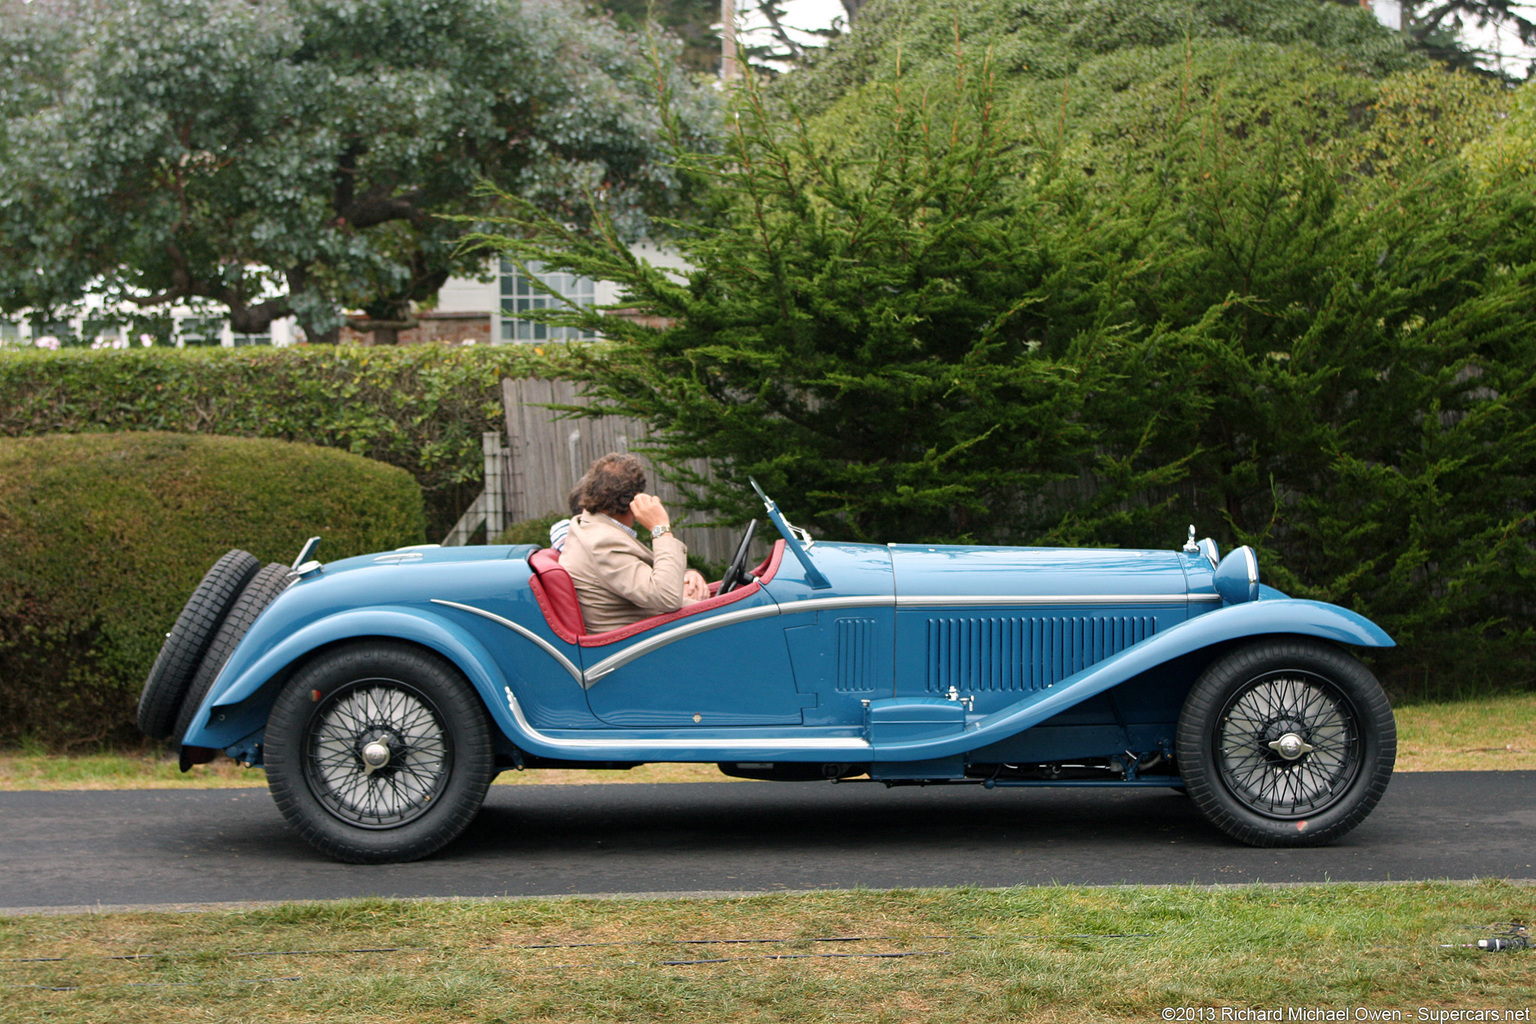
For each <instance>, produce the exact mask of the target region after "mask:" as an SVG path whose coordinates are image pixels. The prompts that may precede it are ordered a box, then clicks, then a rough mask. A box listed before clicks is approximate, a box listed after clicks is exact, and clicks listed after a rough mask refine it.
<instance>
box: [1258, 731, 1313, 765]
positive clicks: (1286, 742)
mask: <svg viewBox="0 0 1536 1024" xmlns="http://www.w3.org/2000/svg"><path fill="white" fill-rule="evenodd" d="M1266 746H1268V747H1269V749H1270V750H1273V751H1274V752H1275V753H1277V754H1279V755H1280V756H1281V757H1283V758H1285V759H1286V760H1287V761H1294V760H1296V759H1297V758H1298V757H1300V756H1301V755H1302V754H1308V753H1311V752H1312V750H1314V749H1315V748H1314V747H1313V746H1312V744H1310V743H1308V742H1307V741H1306V740H1304V739H1302V738H1301V737H1300V736H1298V735H1296V734H1295V733H1294V732H1288V733H1286V734H1285V735H1284V736H1281V737H1280V738H1279V739H1277V740H1274V741H1273V742H1271V743H1268V744H1266Z"/></svg>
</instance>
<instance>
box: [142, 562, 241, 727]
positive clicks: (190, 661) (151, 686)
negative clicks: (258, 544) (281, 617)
mask: <svg viewBox="0 0 1536 1024" xmlns="http://www.w3.org/2000/svg"><path fill="white" fill-rule="evenodd" d="M260 568H261V562H260V560H259V559H257V558H256V556H255V555H253V554H250V553H249V552H246V551H241V550H239V549H235V550H233V551H229V552H226V553H225V554H224V556H223V557H222V558H220V559H219V560H218V561H217V562H214V563H213V568H211V569H209V570H208V572H207V574H206V575H204V576H203V581H202V582H201V583H199V584H198V585H197V589H195V590H193V591H192V596H191V597H190V598H188V599H187V603H186V606H185V607H184V608H182V610H181V614H180V615H179V616H177V618H176V624H175V625H174V626H172V627H171V631H170V632H169V633H167V634H166V635H165V643H163V644H161V645H160V654H159V655H158V656H157V657H156V658H155V664H154V667H153V668H151V669H150V670H149V678H148V679H146V680H145V682H144V692H143V693H141V694H140V695H139V729H140V731H142V732H143V733H144V734H145V735H146V736H149V737H150V738H151V739H157V740H167V739H170V738H171V736H172V734H173V733H174V732H175V725H176V715H177V713H178V712H180V710H181V704H182V701H183V700H184V699H185V698H186V696H187V689H188V688H189V687H190V686H191V685H192V677H193V676H195V675H196V674H197V667H198V666H199V665H201V664H202V662H203V656H204V655H205V654H207V653H208V645H209V644H210V643H212V642H213V637H214V634H216V633H217V632H218V631H219V625H220V624H221V623H222V622H223V621H224V617H225V616H226V615H228V614H229V609H230V608H231V607H232V606H233V605H234V603H235V600H236V598H238V597H239V596H240V591H242V590H243V589H245V585H246V584H247V583H249V582H250V581H251V577H252V576H254V575H256V571H257V570H258V569H260Z"/></svg>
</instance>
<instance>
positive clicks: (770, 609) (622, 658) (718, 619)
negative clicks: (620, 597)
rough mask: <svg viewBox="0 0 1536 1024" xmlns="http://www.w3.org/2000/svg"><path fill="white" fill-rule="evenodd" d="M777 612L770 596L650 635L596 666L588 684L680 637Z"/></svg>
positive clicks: (588, 678)
mask: <svg viewBox="0 0 1536 1024" xmlns="http://www.w3.org/2000/svg"><path fill="white" fill-rule="evenodd" d="M777 614H779V606H778V605H776V604H774V603H773V602H772V600H771V599H770V601H769V603H768V604H763V605H758V606H757V607H755V608H743V609H741V610H740V611H734V612H726V613H725V614H723V615H712V616H710V617H709V618H707V619H696V620H694V621H693V622H686V623H684V624H683V625H681V626H678V627H676V628H674V629H669V630H667V631H666V632H665V633H657V634H656V635H655V636H650V637H646V638H645V639H644V640H641V641H640V642H639V643H637V644H635V645H633V646H631V647H626V648H624V650H622V651H620V652H619V653H618V654H614V655H611V656H609V657H607V658H604V659H603V660H602V661H600V662H598V663H597V664H596V665H593V666H592V667H591V668H589V669H587V683H586V685H587V686H591V685H592V684H593V683H595V682H597V681H598V680H599V679H601V678H603V676H605V675H607V674H608V673H610V672H612V671H613V670H614V669H617V668H623V667H624V666H625V665H628V664H629V663H630V662H632V661H634V660H635V659H636V658H639V657H641V656H643V655H646V654H650V653H651V652H652V651H654V650H657V649H658V648H661V647H665V646H667V645H668V644H672V643H676V642H677V641H679V640H683V639H686V638H688V637H690V636H695V635H697V634H699V633H707V632H709V631H710V630H712V629H719V628H720V627H721V626H731V625H735V624H736V623H738V622H750V621H751V620H753V619H766V618H771V617H772V616H775V615H777Z"/></svg>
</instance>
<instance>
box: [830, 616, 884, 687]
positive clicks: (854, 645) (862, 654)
mask: <svg viewBox="0 0 1536 1024" xmlns="http://www.w3.org/2000/svg"><path fill="white" fill-rule="evenodd" d="M835 685H836V689H837V692H838V693H865V692H873V691H874V689H875V620H874V619H838V620H837V683H836V684H835Z"/></svg>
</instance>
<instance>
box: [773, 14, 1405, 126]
mask: <svg viewBox="0 0 1536 1024" xmlns="http://www.w3.org/2000/svg"><path fill="white" fill-rule="evenodd" d="M1201 41H1225V42H1229V43H1232V42H1245V43H1259V44H1268V45H1271V46H1284V47H1289V48H1295V49H1298V50H1306V51H1311V52H1314V53H1317V54H1320V55H1324V56H1326V57H1327V58H1328V59H1330V60H1331V61H1333V62H1334V64H1335V65H1336V66H1339V65H1342V66H1345V67H1347V68H1349V69H1350V70H1353V71H1363V72H1366V73H1368V74H1384V73H1388V72H1391V71H1395V70H1400V69H1402V68H1404V67H1407V66H1410V65H1412V64H1422V63H1423V62H1424V59H1423V58H1422V57H1415V56H1413V55H1411V54H1409V53H1407V52H1406V51H1405V50H1404V48H1403V43H1402V41H1401V40H1399V39H1398V38H1397V37H1395V36H1394V35H1393V34H1392V33H1391V32H1389V31H1388V30H1387V29H1385V28H1383V27H1382V26H1381V25H1380V24H1378V23H1377V21H1376V19H1375V18H1374V17H1373V16H1372V15H1371V12H1370V11H1369V10H1365V9H1362V8H1361V7H1360V6H1359V5H1358V4H1338V3H1326V2H1317V3H1313V2H1306V0H1031V2H1029V3H1025V2H1024V0H945V2H942V3H931V2H920V0H905V2H903V0H879V2H875V3H871V4H869V6H867V7H865V8H864V9H863V10H862V11H861V13H860V17H859V22H858V31H856V32H853V33H850V34H849V35H847V36H845V37H843V38H840V39H837V40H835V41H834V42H832V43H831V44H830V45H829V46H828V47H826V49H825V50H824V51H823V52H821V53H820V54H819V55H818V56H817V58H816V60H815V62H814V67H813V73H811V74H808V75H803V76H788V77H787V78H786V80H785V82H784V88H785V90H786V92H787V94H788V95H789V96H790V97H791V98H792V99H793V100H794V102H795V104H796V105H797V106H798V107H799V108H800V109H801V110H803V111H805V112H806V113H815V112H819V111H821V110H823V109H824V108H825V107H826V106H827V105H828V104H830V103H832V102H835V101H836V100H838V99H841V98H842V97H843V96H845V95H846V94H848V93H849V92H852V91H854V90H856V89H857V88H858V87H859V86H861V85H864V84H867V83H869V82H874V81H881V80H885V81H889V80H891V79H893V78H895V77H897V76H902V77H907V78H917V79H919V80H921V79H924V78H927V77H929V76H932V75H938V76H939V77H945V76H947V75H948V74H949V73H950V70H951V69H952V68H953V67H954V64H955V60H956V57H957V54H969V55H971V59H972V60H973V61H975V60H979V59H980V56H981V55H982V54H983V53H985V54H987V55H988V56H989V57H990V59H991V61H992V63H993V66H994V67H995V69H996V72H997V74H998V76H999V78H1000V83H999V89H1000V91H1001V92H1002V93H1003V94H1004V95H1005V96H1006V95H1010V94H1012V93H1013V92H1014V91H1015V90H1022V91H1028V90H1029V89H1030V88H1031V87H1032V86H1033V85H1035V84H1039V83H1047V82H1052V83H1056V88H1055V90H1054V92H1055V98H1056V100H1057V101H1058V102H1059V101H1060V99H1061V96H1062V89H1061V83H1062V82H1063V81H1064V80H1065V79H1068V78H1071V79H1073V88H1074V89H1085V90H1088V91H1090V92H1093V93H1098V94H1105V93H1110V92H1112V91H1116V90H1119V89H1123V88H1124V81H1123V79H1124V77H1125V70H1124V69H1125V68H1126V67H1127V66H1135V65H1136V64H1140V65H1142V66H1143V67H1145V68H1148V69H1152V70H1153V72H1154V73H1157V72H1160V71H1162V70H1165V69H1167V68H1169V67H1174V66H1177V64H1178V63H1179V62H1180V61H1179V58H1180V57H1181V56H1182V54H1183V51H1184V50H1185V49H1186V47H1188V46H1190V45H1192V44H1194V45H1198V44H1199V43H1200V42H1201ZM1106 58H1109V67H1110V68H1114V67H1119V68H1120V70H1119V72H1118V73H1116V72H1115V71H1113V70H1111V71H1110V72H1109V73H1108V74H1105V69H1104V68H1103V67H1101V63H1100V62H1101V61H1103V60H1105V59H1106ZM1236 71H1237V76H1236V77H1239V78H1240V77H1241V75H1242V72H1243V69H1242V68H1241V67H1239V68H1237V69H1236Z"/></svg>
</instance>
